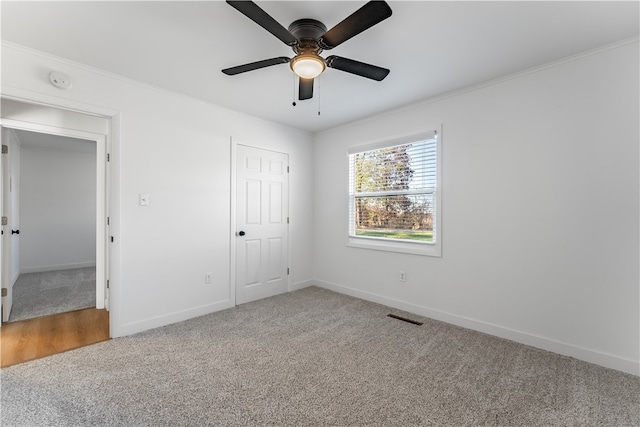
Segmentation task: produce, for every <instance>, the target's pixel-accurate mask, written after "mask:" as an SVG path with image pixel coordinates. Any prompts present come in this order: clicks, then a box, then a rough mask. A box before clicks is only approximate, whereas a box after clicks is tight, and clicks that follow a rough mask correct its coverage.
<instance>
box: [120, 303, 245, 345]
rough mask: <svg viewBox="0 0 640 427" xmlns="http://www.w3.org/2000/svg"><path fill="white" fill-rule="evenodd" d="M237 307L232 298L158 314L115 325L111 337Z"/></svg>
mask: <svg viewBox="0 0 640 427" xmlns="http://www.w3.org/2000/svg"><path fill="white" fill-rule="evenodd" d="M233 307H235V304H233V302H232V301H231V300H225V301H220V302H216V303H213V304H207V305H203V306H200V307H195V308H191V309H188V310H182V311H177V312H175V313H171V314H168V315H164V316H157V317H153V318H150V319H145V320H141V321H139V322H132V323H126V324H124V325H113V324H112V329H113V330H112V331H111V337H112V338H117V337H124V336H127V335H133V334H137V333H139V332H144V331H147V330H149V329H155V328H159V327H161V326H166V325H170V324H172V323H178V322H183V321H185V320H189V319H193V318H194V317H200V316H204V315H206V314H211V313H215V312H216V311H222V310H226V309H228V308H233Z"/></svg>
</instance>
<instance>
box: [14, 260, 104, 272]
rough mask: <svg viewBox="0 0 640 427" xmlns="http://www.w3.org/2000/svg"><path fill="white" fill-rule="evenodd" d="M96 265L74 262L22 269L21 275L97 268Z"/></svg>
mask: <svg viewBox="0 0 640 427" xmlns="http://www.w3.org/2000/svg"><path fill="white" fill-rule="evenodd" d="M95 266H96V263H95V261H93V262H74V263H71V264H57V265H41V266H37V267H27V268H21V269H20V274H24V273H42V272H45V271H58V270H71V269H73V268H85V267H95Z"/></svg>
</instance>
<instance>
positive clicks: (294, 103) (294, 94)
mask: <svg viewBox="0 0 640 427" xmlns="http://www.w3.org/2000/svg"><path fill="white" fill-rule="evenodd" d="M296 77H297V76H296V75H295V74H294V75H293V102H292V103H291V105H293V106H294V107H295V106H296V105H298V104H296V87H297V86H298V85H297V84H296V83H298V79H297V78H296Z"/></svg>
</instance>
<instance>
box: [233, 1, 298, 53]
mask: <svg viewBox="0 0 640 427" xmlns="http://www.w3.org/2000/svg"><path fill="white" fill-rule="evenodd" d="M227 3H229V5H231V6H232V7H234V8H235V9H236V10H237V11H238V12H240V13H242V14H243V15H244V16H246V17H247V18H249V19H251V20H252V21H253V22H255V23H256V24H258V25H260V26H261V27H262V28H264V29H265V30H267V31H269V32H270V33H271V34H273V35H274V36H276V37H277V38H279V39H280V40H281V41H282V42H283V43H285V44H287V45H289V46H293V45H294V44H296V43H298V39H296V38H295V37H294V36H293V34H291V33H290V32H289V30H287V29H286V28H284V27H283V26H282V25H280V23H279V22H278V21H276V20H275V19H273V18H272V17H271V15H269V14H268V13H267V12H265V11H264V10H262V9H261V8H260V6H258V5H257V4H255V3H254V2H252V1H228V0H227Z"/></svg>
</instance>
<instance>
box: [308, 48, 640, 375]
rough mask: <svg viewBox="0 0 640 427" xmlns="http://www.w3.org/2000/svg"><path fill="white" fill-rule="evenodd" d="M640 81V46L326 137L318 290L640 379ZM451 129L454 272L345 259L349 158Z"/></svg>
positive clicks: (352, 253) (356, 253)
mask: <svg viewBox="0 0 640 427" xmlns="http://www.w3.org/2000/svg"><path fill="white" fill-rule="evenodd" d="M638 75H639V69H638V43H637V42H635V43H631V44H626V45H622V46H618V47H617V48H611V49H608V50H604V51H600V52H598V53H593V54H591V55H586V56H582V57H579V58H573V60H570V61H566V62H563V63H557V64H554V65H553V66H550V67H546V68H543V69H539V70H537V71H535V72H531V73H525V74H521V75H519V76H512V78H508V79H503V80H501V81H499V82H495V83H494V84H490V85H485V86H484V87H480V88H475V90H471V91H466V92H463V93H458V94H455V95H453V96H449V97H442V98H439V99H436V100H431V101H429V102H424V103H420V104H417V105H413V106H408V107H406V108H404V109H402V110H399V111H395V112H391V113H388V114H384V115H380V116H377V117H373V118H370V119H368V120H365V121H362V122H359V123H354V124H352V125H348V126H344V127H341V128H338V129H335V130H331V131H326V132H324V133H321V134H319V135H317V137H316V139H315V145H314V147H315V154H314V156H315V191H314V193H315V207H316V218H315V235H314V241H315V245H314V248H315V249H314V253H315V259H316V261H315V264H314V275H315V277H316V278H317V279H318V283H320V284H321V285H323V286H325V287H328V288H331V289H335V290H338V291H341V292H345V293H349V294H352V295H356V296H359V297H363V298H365V299H370V300H374V301H378V302H382V303H385V304H389V305H392V306H396V307H400V308H404V309H406V310H409V311H412V312H415V313H418V314H423V315H426V316H429V317H433V318H436V319H441V320H445V321H448V322H452V323H455V324H459V325H462V326H466V327H470V328H473V329H477V330H480V331H484V332H488V333H491V334H495V335H498V336H503V337H506V338H509V339H513V340H516V341H520V342H524V343H527V344H530V345H534V346H537V347H541V348H545V349H549V350H552V351H555V352H559V353H562V354H567V355H571V356H573V357H576V358H580V359H583V360H588V361H591V362H594V363H598V364H602V365H605V366H609V367H613V368H615V369H620V370H624V371H627V372H634V373H636V374H638V373H640V364H639V359H640V355H639V348H640V342H639V337H640V329H639V325H640V314H639V312H640V310H639V305H640V294H639V277H638V272H639V262H638V260H639V212H638V207H639V167H638V163H639V150H638V141H639V138H640V136H639V131H638V127H639V114H640V112H639V107H638V104H639V102H638V93H639V87H638ZM425 78H428V73H427V74H426V75H425ZM441 124H442V126H443V137H442V143H443V159H442V160H443V166H442V172H443V193H442V195H443V206H442V209H443V240H442V244H443V249H442V258H430V257H423V256H416V255H403V254H396V253H387V252H380V251H371V250H366V249H358V248H350V247H346V232H347V222H346V221H347V188H348V187H347V154H346V153H347V147H349V146H352V145H359V144H363V143H368V142H372V141H377V140H380V139H385V138H393V137H396V136H399V135H405V134H412V133H417V132H419V131H424V130H430V129H437V128H439V126H440V125H441ZM399 270H404V271H405V272H406V277H407V281H406V283H400V282H399V280H398V272H399Z"/></svg>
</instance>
